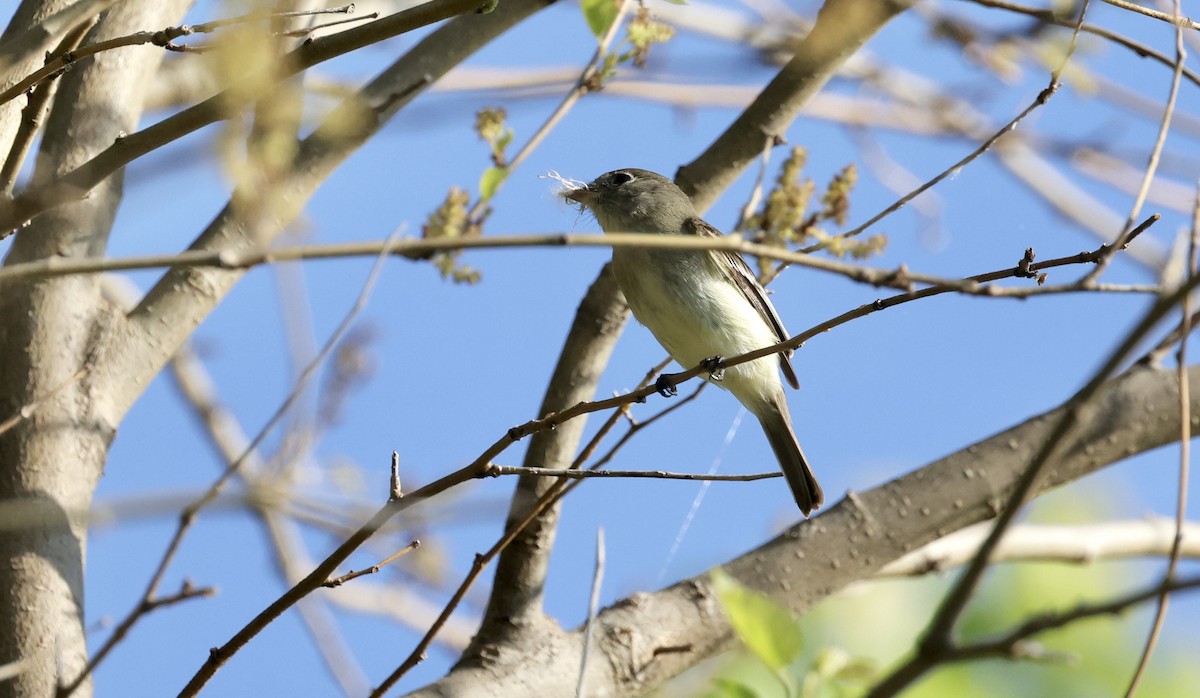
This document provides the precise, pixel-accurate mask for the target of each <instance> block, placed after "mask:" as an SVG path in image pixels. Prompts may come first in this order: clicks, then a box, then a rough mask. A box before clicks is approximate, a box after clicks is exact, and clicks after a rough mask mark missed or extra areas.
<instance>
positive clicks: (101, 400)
mask: <svg viewBox="0 0 1200 698" xmlns="http://www.w3.org/2000/svg"><path fill="white" fill-rule="evenodd" d="M188 4H189V3H188V2H184V1H182V0H172V1H171V2H159V1H157V0H129V1H127V2H122V3H118V4H117V5H116V6H115V8H114V9H113V11H111V12H109V13H107V14H106V15H105V16H104V17H103V18H102V19H101V21H100V22H99V23H98V24H97V25H96V27H95V28H94V29H93V30H92V31H91V32H90V33H89V35H88V37H87V38H86V39H85V40H84V43H90V42H95V41H98V40H103V39H106V38H111V37H117V36H123V35H127V34H130V33H133V32H135V31H140V30H144V29H157V28H162V27H163V26H167V25H170V24H175V23H177V22H178V21H179V20H180V19H182V16H183V12H184V10H185V9H186V7H187V6H188ZM161 56H162V50H161V49H159V48H156V47H153V46H135V47H128V48H123V49H118V50H115V51H110V52H107V53H101V54H97V55H96V56H94V57H92V58H87V59H83V60H80V61H79V62H78V64H77V65H75V66H74V67H73V69H72V70H71V71H70V72H68V73H67V74H66V75H65V76H64V77H63V78H62V80H63V82H62V84H61V85H60V86H59V91H58V95H57V98H56V102H55V105H54V106H53V107H52V110H51V113H50V117H49V119H48V121H47V124H46V131H45V136H44V140H43V143H42V146H41V151H40V153H39V161H38V166H37V169H36V172H35V175H34V179H35V181H45V180H47V179H49V178H53V177H55V176H56V175H58V174H60V173H62V172H64V171H67V170H69V169H71V168H73V167H75V166H78V165H79V164H80V163H82V162H84V161H86V160H87V159H88V158H90V157H92V156H93V155H94V154H95V153H97V152H99V151H100V150H101V149H103V148H105V147H107V146H109V145H111V144H112V142H113V140H114V139H115V138H117V137H118V136H119V135H120V134H121V133H122V132H128V131H131V130H133V129H134V128H135V127H136V125H137V121H138V117H139V116H140V113H141V103H142V93H143V89H144V86H145V85H146V84H148V83H149V79H150V77H151V76H152V75H153V73H154V71H155V70H156V69H157V67H158V64H159V61H160V60H161ZM18 101H21V100H18ZM120 197H121V175H120V174H117V175H114V176H113V177H110V178H109V179H108V180H107V181H105V182H104V183H103V184H101V185H100V186H99V187H97V188H96V189H94V190H92V192H90V194H89V196H88V197H87V198H86V199H83V200H81V201H79V202H77V203H73V204H69V205H66V206H63V207H60V208H58V209H55V210H54V211H52V212H49V213H46V214H43V215H41V216H39V217H37V218H36V219H34V221H32V222H31V223H29V224H28V225H26V226H25V227H24V228H22V229H21V230H20V232H18V234H17V237H16V239H15V240H14V242H13V247H12V250H11V252H10V253H9V256H8V258H7V260H6V263H9V264H12V263H18V262H26V261H31V260H35V259H44V258H47V257H50V256H62V257H86V256H94V255H101V254H103V253H104V249H105V247H106V245H107V240H108V234H109V230H110V229H111V226H112V221H113V218H114V216H115V214H116V208H117V205H118V203H119V201H120ZM122 320H123V318H122V316H121V315H119V314H117V313H116V312H115V311H112V310H110V309H109V308H108V307H107V304H106V303H105V301H104V300H103V299H102V298H101V296H100V293H99V290H98V286H97V283H96V278H95V277H91V276H79V277H63V278H55V279H48V280H45V281H41V282H37V283H33V284H27V285H21V286H15V285H14V286H11V287H5V288H3V289H2V290H0V356H2V357H3V360H2V361H0V419H6V418H8V417H9V416H11V415H14V414H19V413H23V416H24V417H25V419H24V420H23V421H21V422H19V423H18V424H17V425H16V426H14V427H13V428H11V429H10V430H8V431H7V432H5V433H3V434H0V502H2V506H0V589H3V590H4V593H3V594H0V618H4V621H5V622H4V623H3V624H0V664H10V663H14V662H17V663H18V664H17V665H16V666H14V667H12V669H13V670H14V673H16V676H15V678H14V679H12V680H10V681H6V682H3V683H0V697H3V696H38V697H39V698H42V697H44V696H49V695H53V693H54V691H55V690H56V688H57V686H58V685H59V684H61V683H64V682H68V681H70V680H72V679H74V678H75V677H77V676H78V675H79V674H80V672H81V671H83V669H84V667H85V665H86V662H87V643H86V638H85V636H84V622H83V574H84V560H85V554H86V549H87V521H86V516H87V512H88V507H89V505H90V502H91V498H92V493H93V491H94V490H95V487H96V483H97V481H98V480H99V477H100V475H101V473H102V471H103V468H104V461H105V457H106V455H107V451H108V446H109V443H110V442H111V441H112V437H113V435H114V434H115V432H116V427H117V424H118V422H119V420H120V417H121V415H120V414H118V411H117V410H115V409H113V408H112V406H111V402H110V401H109V400H108V399H107V396H106V394H105V393H106V392H107V391H105V390H98V389H97V388H96V386H97V385H99V382H98V381H97V382H95V383H94V382H93V381H92V380H91V378H92V376H91V373H90V370H89V367H90V366H91V364H92V363H93V362H94V361H95V359H96V358H98V357H99V355H101V354H102V353H103V351H104V347H105V345H106V344H107V342H108V337H109V336H110V333H111V330H112V329H113V328H114V327H115V326H116V325H117V324H118V323H120V322H122ZM90 693H91V688H90V685H89V684H85V685H84V686H81V687H80V690H79V691H77V692H76V694H75V695H85V696H86V695H88V694H90Z"/></svg>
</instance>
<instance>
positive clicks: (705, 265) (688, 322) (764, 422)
mask: <svg viewBox="0 0 1200 698" xmlns="http://www.w3.org/2000/svg"><path fill="white" fill-rule="evenodd" d="M561 195H562V196H563V197H564V198H566V199H569V200H570V201H573V202H575V203H577V204H579V205H580V206H581V208H582V210H586V211H589V212H591V214H592V215H593V216H594V217H595V218H596V221H597V222H598V223H599V224H600V227H601V228H602V229H603V230H604V232H606V233H659V234H682V235H695V236H699V237H710V238H719V237H721V233H720V231H718V230H717V229H716V228H714V227H713V226H712V225H711V224H709V223H707V222H706V221H704V220H703V219H702V218H700V216H699V215H697V213H696V208H695V205H694V204H693V203H692V200H691V199H690V198H689V197H688V195H687V194H686V193H684V191H683V190H682V189H680V188H679V187H678V186H677V185H676V184H675V183H674V182H673V181H671V180H670V179H668V178H667V177H664V176H662V175H660V174H657V173H655V172H651V171H649V170H642V169H637V168H627V169H620V170H613V171H611V172H606V173H604V174H602V175H600V176H599V177H597V178H595V179H594V180H592V181H591V182H589V183H587V184H584V185H582V186H579V185H575V186H568V187H567V188H566V189H564V190H563V191H562V192H561ZM612 272H613V275H614V277H615V278H616V281H617V285H618V286H619V287H620V289H621V292H622V293H623V294H624V296H625V301H626V302H627V303H628V305H629V309H630V310H631V311H632V312H633V316H634V317H635V318H636V319H637V320H638V322H639V323H641V324H642V325H645V326H646V328H648V329H649V330H650V332H651V333H652V334H653V335H654V337H655V339H657V340H658V342H659V344H661V345H662V346H663V348H664V349H666V350H667V353H669V354H670V355H671V358H673V359H674V360H675V361H677V362H678V363H679V364H681V365H682V366H684V367H685V368H691V367H692V366H696V365H700V364H706V365H715V362H716V361H719V360H720V359H721V358H728V357H731V356H738V355H741V354H745V353H747V352H750V351H753V350H755V349H761V348H763V347H768V346H771V345H773V344H777V343H778V342H781V341H784V340H786V339H787V338H788V333H787V330H786V329H785V328H784V326H783V321H782V320H780V318H779V313H777V312H776V311H775V308H774V306H772V305H771V301H770V300H769V299H768V298H767V292H766V290H765V289H764V288H763V287H762V285H761V284H759V282H758V280H757V279H756V278H755V276H754V273H753V272H752V271H751V270H750V266H749V265H748V264H746V260H744V259H743V258H742V257H741V255H739V254H737V253H736V252H731V251H727V250H679V249H667V248H646V247H627V246H619V247H614V248H613V252H612ZM791 355H792V352H791V351H786V352H779V353H776V354H773V355H770V356H765V357H762V358H760V359H755V360H754V361H749V362H746V363H742V364H738V365H736V366H730V367H728V368H727V369H726V370H724V371H723V372H721V371H718V372H715V373H714V372H710V375H709V376H708V379H709V380H711V381H713V382H715V383H716V384H717V385H720V386H721V387H723V388H725V389H727V390H728V391H729V392H730V393H732V394H733V396H734V397H735V398H737V399H738V401H739V402H741V403H742V405H744V406H745V407H746V409H747V410H748V411H749V412H750V413H751V414H753V415H754V416H755V417H756V418H757V419H758V422H759V424H760V425H761V426H762V430H763V433H765V434H766V437H767V441H768V442H769V443H770V445H771V449H772V450H773V451H774V452H775V457H776V459H778V461H779V467H780V469H781V470H782V471H783V475H784V477H785V479H786V480H787V483H788V486H789V487H790V488H791V491H792V496H793V498H794V499H795V500H796V505H797V506H798V507H799V508H800V511H801V512H803V513H804V515H805V516H808V515H809V514H810V513H811V512H812V511H813V510H814V509H816V508H818V507H820V506H821V504H822V502H823V501H824V494H823V493H822V492H821V487H820V485H818V484H817V480H816V478H815V477H814V476H813V472H812V469H811V468H810V467H809V465H808V460H807V459H806V458H805V457H804V452H803V451H802V450H801V449H800V443H799V441H797V439H796V434H795V431H794V430H793V428H792V418H791V413H790V412H789V410H788V405H787V400H786V397H785V395H784V391H783V382H782V381H781V380H780V373H782V374H783V378H785V379H786V380H787V382H788V385H790V386H791V387H792V388H794V389H798V388H799V387H800V384H799V382H798V381H797V380H796V373H795V371H794V370H793V368H792V364H791ZM722 374H723V375H722Z"/></svg>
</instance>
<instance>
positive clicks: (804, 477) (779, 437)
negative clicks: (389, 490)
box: [756, 396, 825, 516]
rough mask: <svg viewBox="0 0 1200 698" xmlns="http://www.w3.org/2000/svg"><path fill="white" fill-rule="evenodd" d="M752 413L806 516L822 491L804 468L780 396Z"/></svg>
mask: <svg viewBox="0 0 1200 698" xmlns="http://www.w3.org/2000/svg"><path fill="white" fill-rule="evenodd" d="M756 416H757V417H758V422H759V424H761V425H762V428H763V432H764V433H766V435H767V441H769V442H770V443H771V450H773V451H775V458H777V459H778V460H779V468H780V469H781V470H783V476H784V478H786V479H787V483H788V487H790V488H792V496H793V497H794V498H795V499H796V505H797V506H799V507H800V511H802V512H804V515H805V516H808V515H809V513H810V512H812V510H813V509H816V508H818V507H820V506H821V503H822V502H824V501H825V494H824V493H823V492H821V486H820V485H818V484H817V479H816V478H815V477H813V473H812V469H811V468H809V467H808V460H806V459H805V458H804V451H801V450H800V442H798V441H797V440H796V433H795V432H794V431H792V417H791V415H790V414H789V413H788V408H787V403H786V402H784V400H783V396H780V397H779V399H778V400H775V401H773V402H772V403H770V404H768V405H766V406H765V407H764V409H762V410H761V411H760V413H759V414H757V415H756Z"/></svg>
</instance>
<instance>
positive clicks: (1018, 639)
mask: <svg viewBox="0 0 1200 698" xmlns="http://www.w3.org/2000/svg"><path fill="white" fill-rule="evenodd" d="M1198 587H1200V577H1193V578H1191V579H1185V580H1180V581H1174V582H1171V583H1169V584H1167V585H1165V586H1164V585H1162V584H1154V585H1153V586H1152V587H1150V588H1149V589H1143V590H1141V591H1137V592H1134V593H1132V594H1127V595H1125V596H1121V597H1118V598H1115V599H1113V600H1111V601H1106V602H1104V603H1098V604H1080V605H1078V606H1076V607H1075V608H1072V609H1070V610H1067V611H1063V612H1061V613H1046V614H1042V615H1038V616H1034V617H1033V618H1030V619H1029V620H1027V621H1025V622H1024V623H1022V624H1021V625H1019V626H1017V627H1016V628H1013V629H1012V630H1010V631H1009V632H1007V633H1005V634H1004V635H1002V636H1000V637H998V638H995V639H993V640H987V641H983V642H978V643H972V644H969V645H961V646H955V647H950V648H948V650H947V653H946V655H945V657H944V660H943V661H946V662H960V661H965V660H969V659H983V658H987V657H1006V658H1009V659H1012V658H1018V657H1023V656H1030V654H1031V652H1030V649H1031V648H1029V647H1027V646H1025V640H1026V639H1027V638H1029V637H1032V636H1033V635H1037V634H1038V633H1043V632H1046V631H1047V630H1054V629H1056V628H1062V627H1065V626H1067V625H1070V624H1071V623H1075V622H1078V621H1081V620H1085V619H1087V618H1095V617H1097V616H1111V615H1117V614H1120V613H1123V612H1125V611H1126V610H1128V609H1130V608H1132V607H1133V606H1136V605H1138V604H1141V603H1145V602H1147V601H1149V600H1151V599H1153V598H1154V597H1156V596H1158V595H1159V594H1160V593H1162V591H1163V589H1164V588H1165V589H1166V590H1167V591H1168V592H1171V591H1183V590H1186V589H1195V588H1198ZM1032 654H1033V656H1038V653H1036V652H1033V653H1032Z"/></svg>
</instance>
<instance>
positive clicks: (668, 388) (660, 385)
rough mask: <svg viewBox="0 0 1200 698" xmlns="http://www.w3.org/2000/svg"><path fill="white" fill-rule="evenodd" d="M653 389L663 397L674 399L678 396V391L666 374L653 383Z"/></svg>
mask: <svg viewBox="0 0 1200 698" xmlns="http://www.w3.org/2000/svg"><path fill="white" fill-rule="evenodd" d="M654 389H655V390H657V391H658V394H659V395H662V396H663V397H675V396H676V395H678V394H679V389H678V388H676V387H675V382H674V381H672V380H671V379H670V378H668V377H667V374H665V373H664V374H662V375H661V376H659V377H658V380H656V381H654Z"/></svg>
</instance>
